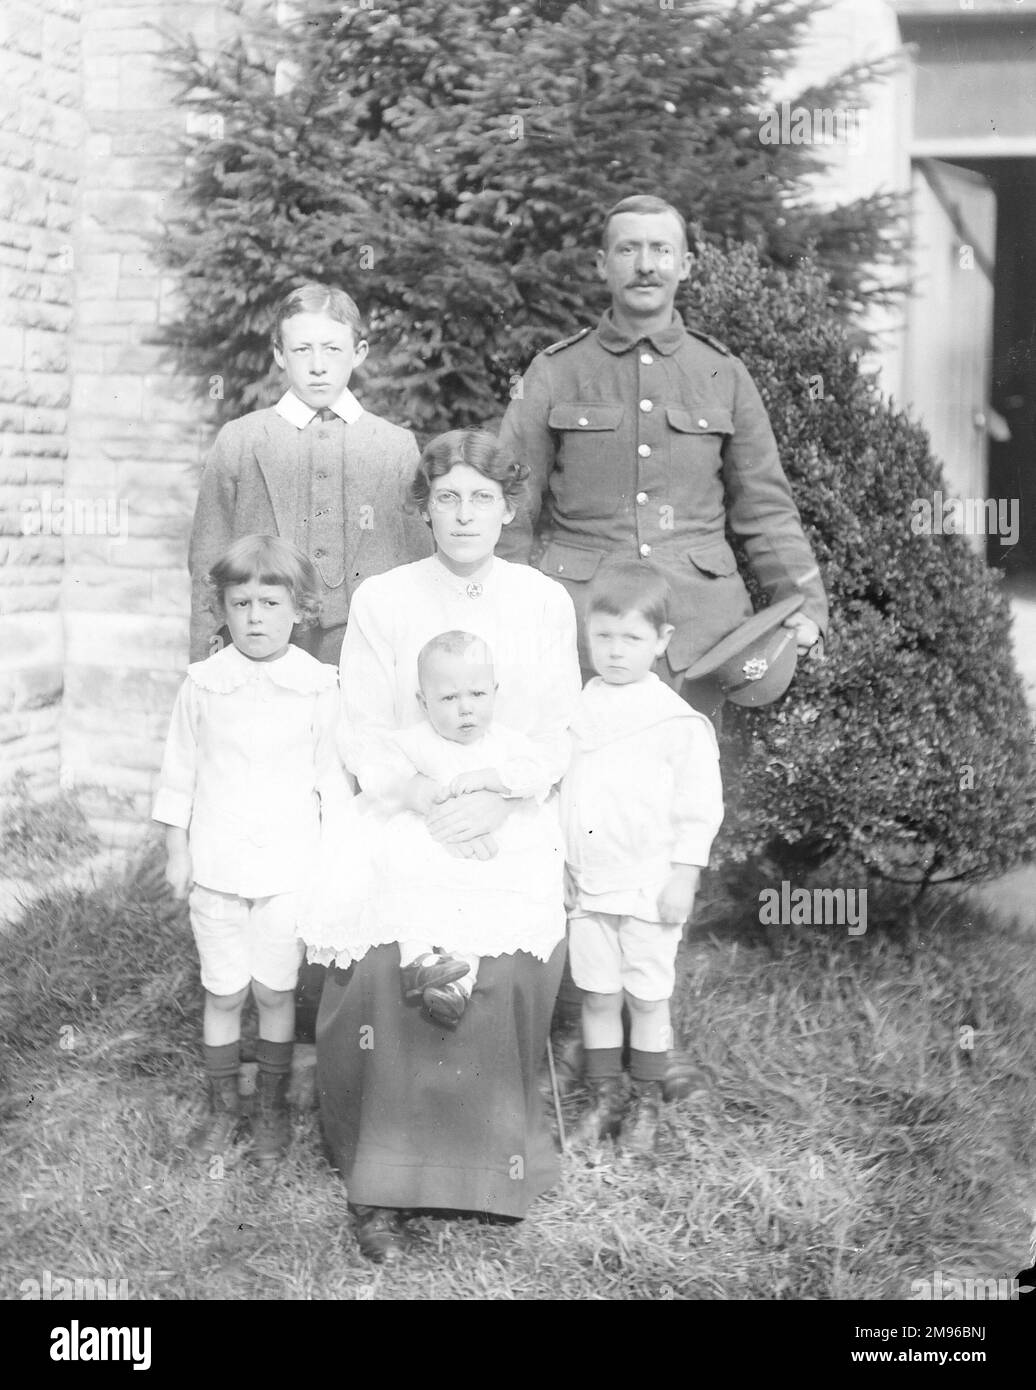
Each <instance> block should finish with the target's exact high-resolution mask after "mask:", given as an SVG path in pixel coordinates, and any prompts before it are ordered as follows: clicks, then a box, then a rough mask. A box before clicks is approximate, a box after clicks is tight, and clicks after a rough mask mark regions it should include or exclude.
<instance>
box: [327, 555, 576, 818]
mask: <svg viewBox="0 0 1036 1390" xmlns="http://www.w3.org/2000/svg"><path fill="white" fill-rule="evenodd" d="M469 591H470V592H469ZM472 594H474V595H475V596H474V597H472V596H471V595H472ZM454 629H459V630H460V631H463V632H471V633H473V634H474V635H475V636H477V637H481V638H482V639H483V641H484V642H486V644H487V645H488V647H489V650H490V652H491V653H492V656H493V668H494V672H495V675H496V680H497V685H498V689H497V696H496V706H495V716H494V717H495V718H496V719H497V720H498V721H499V722H500V723H501V724H503V725H506V726H508V727H510V728H512V729H516V730H517V731H518V732H519V733H523V734H526V735H528V737H529V738H530V739H531V740H532V741H533V744H534V745H535V753H536V758H537V759H538V761H539V765H540V771H541V773H542V775H543V777H544V778H545V779H546V782H547V785H548V786H552V785H553V784H554V783H556V782H557V781H558V780H559V779H560V777H561V775H562V773H563V772H564V771H565V768H566V767H567V765H568V758H569V753H570V744H569V739H568V735H567V732H566V731H567V729H568V725H569V723H570V721H571V718H572V715H573V713H574V711H575V706H576V701H577V700H578V698H579V688H580V680H579V663H578V658H577V655H576V616H575V609H574V607H573V605H572V600H571V599H570V598H569V596H568V594H567V593H566V591H565V590H564V589H563V588H562V586H561V585H560V584H558V583H557V582H556V581H555V580H553V579H548V578H547V577H546V576H545V575H542V574H540V572H539V571H538V570H534V569H530V568H529V567H528V566H526V565H512V564H508V562H507V561H506V560H499V559H494V560H493V562H492V565H491V567H490V569H489V571H488V572H487V573H486V574H484V575H482V576H480V578H479V581H478V583H477V585H474V584H471V583H469V581H467V580H465V579H462V578H459V577H458V576H456V575H454V574H453V573H452V572H451V571H450V570H448V569H447V568H446V566H445V565H444V564H443V563H442V561H441V560H439V559H438V558H437V557H436V556H434V555H433V556H431V557H430V558H429V559H427V560H418V561H417V562H416V563H414V564H410V565H400V566H398V567H397V568H396V569H394V570H389V571H387V572H386V573H385V574H379V575H373V576H372V577H371V578H369V579H365V580H364V581H363V583H362V584H361V585H360V586H359V588H358V589H357V590H356V593H355V594H354V595H353V599H352V604H351V606H350V608H349V626H348V627H347V628H346V633H345V641H344V642H343V644H342V661H341V667H340V670H341V677H342V727H341V739H340V747H341V753H342V759H343V761H344V762H345V765H346V766H347V767H348V768H349V770H350V771H351V772H353V773H355V774H356V777H357V779H358V780H359V783H360V786H361V787H362V788H364V790H365V791H366V790H370V791H372V792H373V793H374V794H375V795H377V796H379V797H380V796H387V795H390V794H391V790H392V788H391V786H390V785H387V784H386V769H389V768H391V767H392V765H393V762H394V759H393V757H392V753H391V749H390V748H389V747H388V740H387V735H389V734H390V733H392V731H394V730H398V729H402V728H405V727H406V726H408V725H411V724H416V723H418V722H419V721H420V720H421V718H422V711H421V707H420V705H419V704H418V700H417V692H418V684H417V654H418V652H419V651H420V650H421V648H422V647H423V646H424V644H425V642H427V641H428V640H429V638H431V637H434V636H436V635H437V634H438V633H441V632H447V631H450V630H454Z"/></svg>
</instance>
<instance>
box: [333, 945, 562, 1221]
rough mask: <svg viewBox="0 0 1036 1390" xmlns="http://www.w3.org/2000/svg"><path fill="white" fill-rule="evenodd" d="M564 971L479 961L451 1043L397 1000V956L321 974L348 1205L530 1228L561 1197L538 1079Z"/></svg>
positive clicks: (410, 1004) (389, 952)
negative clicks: (537, 1206) (446, 1212)
mask: <svg viewBox="0 0 1036 1390" xmlns="http://www.w3.org/2000/svg"><path fill="white" fill-rule="evenodd" d="M564 959H565V945H564V942H561V943H559V944H558V947H557V949H556V950H555V951H554V953H553V955H552V956H551V958H550V960H549V961H547V962H546V963H544V962H543V961H539V960H537V959H536V958H535V957H534V956H530V955H527V954H526V953H525V952H523V951H519V952H517V953H515V954H514V955H510V956H498V957H494V958H488V957H487V958H485V959H483V961H482V964H481V968H480V969H479V974H478V983H477V985H476V986H475V991H474V993H473V995H472V997H471V1000H470V1002H469V1003H468V1007H467V1009H466V1010H465V1012H464V1015H463V1017H462V1018H461V1020H460V1023H459V1024H458V1025H457V1027H456V1028H455V1029H445V1028H442V1027H440V1025H439V1024H437V1023H435V1022H434V1021H433V1020H432V1019H430V1018H429V1017H428V1016H427V1015H426V1014H425V1012H424V1010H423V1008H422V1007H421V1003H420V1000H417V1001H407V1000H404V998H403V991H402V987H401V983H400V970H399V949H398V947H396V946H379V947H376V948H375V949H374V950H372V951H370V952H368V954H367V955H366V956H365V957H364V958H363V960H361V961H360V962H359V963H358V964H357V965H355V966H354V967H353V968H352V970H351V971H350V972H349V974H348V976H347V977H346V978H345V983H344V984H343V983H339V982H338V980H337V979H336V975H335V972H333V971H331V972H329V973H328V977H327V982H326V984H325V986H324V994H323V998H322V1000H321V1004H320V1013H319V1015H318V1017H317V1028H316V1038H317V1086H318V1090H319V1094H320V1108H321V1116H322V1119H323V1125H324V1133H325V1136H326V1138H327V1141H328V1143H329V1144H330V1146H331V1149H332V1152H333V1154H334V1157H335V1161H336V1163H337V1165H338V1168H339V1169H340V1171H341V1174H342V1177H343V1178H344V1179H345V1184H346V1188H347V1190H348V1194H349V1200H350V1201H351V1202H356V1203H359V1204H361V1205H363V1206H375V1207H411V1208H435V1207H441V1208H448V1209H453V1210H458V1211H477V1212H493V1213H496V1214H497V1215H500V1216H524V1215H525V1213H526V1211H527V1210H528V1208H529V1204H530V1203H531V1202H533V1201H534V1200H535V1199H536V1198H537V1197H538V1196H539V1195H540V1194H541V1193H543V1192H546V1191H547V1190H548V1189H549V1188H550V1187H552V1186H553V1185H554V1184H555V1183H556V1181H557V1179H558V1172H559V1168H558V1159H557V1155H556V1153H555V1151H554V1144H553V1142H552V1139H551V1135H550V1131H549V1129H548V1126H547V1122H546V1116H545V1108H544V1103H543V1099H542V1097H541V1094H540V1089H539V1079H540V1071H541V1067H542V1065H543V1063H544V1060H545V1056H546V1046H547V1036H548V1033H549V1030H550V1019H551V1012H552V1010H553V1008H554V999H555V996H556V995H557V991H558V984H559V982H560V979H561V969H562V965H563V963H564ZM339 978H341V977H339Z"/></svg>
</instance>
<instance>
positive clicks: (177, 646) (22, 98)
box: [0, 0, 235, 843]
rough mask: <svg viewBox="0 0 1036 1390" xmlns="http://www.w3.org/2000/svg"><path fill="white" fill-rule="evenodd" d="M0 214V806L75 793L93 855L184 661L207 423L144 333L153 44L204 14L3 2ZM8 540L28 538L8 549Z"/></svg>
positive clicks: (165, 190)
mask: <svg viewBox="0 0 1036 1390" xmlns="http://www.w3.org/2000/svg"><path fill="white" fill-rule="evenodd" d="M2 22H3V24H4V25H5V39H6V41H7V43H8V44H9V45H10V49H11V52H10V56H9V58H8V79H7V80H6V81H5V82H4V84H3V96H2V97H0V100H3V102H4V108H3V114H4V125H3V142H2V145H0V157H2V159H3V163H4V165H5V166H6V182H5V183H4V185H3V189H4V191H3V194H2V195H0V196H2V202H0V256H2V262H0V270H2V274H3V277H4V278H3V282H2V294H3V297H4V310H5V313H4V318H5V320H10V321H12V322H13V323H14V325H15V326H14V328H13V330H12V332H11V333H10V334H7V335H5V337H4V340H3V346H2V348H0V414H2V418H3V421H4V436H5V437H4V444H3V451H2V452H0V486H2V487H3V489H4V491H3V493H0V506H2V507H3V509H4V518H5V524H4V527H3V531H4V534H3V536H2V541H0V544H2V550H0V559H2V566H0V720H2V721H3V722H2V723H0V795H2V784H3V783H4V782H5V781H7V780H8V779H9V777H10V774H11V773H12V772H13V771H14V770H15V769H16V768H17V767H19V766H21V767H24V768H26V770H27V771H29V772H30V774H31V775H32V778H33V782H34V787H35V788H37V789H39V790H40V791H41V792H42V793H46V791H48V790H50V789H53V788H54V787H55V786H56V785H57V784H58V782H60V784H61V785H62V786H64V787H66V788H73V787H74V788H75V789H76V790H77V791H78V793H79V794H80V798H81V800H82V803H83V805H84V808H85V809H86V810H87V812H88V813H89V814H90V816H91V819H92V820H93V822H94V824H95V825H96V826H97V827H98V829H99V830H100V831H101V832H102V834H103V835H104V836H105V838H106V839H107V840H108V841H109V842H110V843H116V842H125V841H126V840H131V839H133V838H135V837H136V836H137V835H139V833H140V829H141V826H142V825H144V824H146V822H147V817H148V813H149V806H150V801H151V795H152V791H153V787H154V781H155V774H156V769H157V766H158V763H159V759H160V755H161V745H162V740H163V738H164V732H165V727H166V724H167V722H168V717H169V711H170V708H171V705H172V700H173V697H174V695H175V692H176V689H177V687H178V685H179V682H180V680H181V679H182V675H183V670H184V666H185V663H186V655H187V628H186V613H187V605H188V586H187V576H186V544H187V532H188V528H189V525H190V517H191V512H192V510H193V505H194V496H195V491H196V486H197V474H198V470H199V468H200V464H201V460H202V458H203V457H204V454H205V452H206V450H207V448H208V445H209V442H210V440H211V437H212V425H211V421H210V419H209V418H208V417H207V413H206V411H205V409H204V405H203V403H201V402H199V393H198V392H197V391H196V390H195V389H194V384H193V383H191V382H190V381H187V380H185V379H184V378H183V377H178V376H176V374H175V373H174V372H173V369H172V367H171V365H170V363H169V361H168V358H167V357H166V356H165V355H164V353H163V350H162V349H161V348H160V347H159V345H158V344H157V342H156V341H155V339H156V334H157V331H158V329H159V328H160V326H161V325H162V324H163V323H164V322H166V321H168V319H169V317H170V315H171V312H172V310H173V309H174V306H175V300H174V289H173V284H172V281H171V280H170V279H169V277H167V276H165V275H164V274H163V273H162V271H161V270H160V269H159V267H158V266H157V264H156V261H155V257H154V254H153V253H154V242H155V239H156V238H158V237H159V236H160V235H161V230H162V224H163V219H164V218H165V217H166V215H167V214H168V213H169V212H170V211H171V210H172V209H173V207H174V205H175V198H176V195H177V190H178V187H179V184H180V178H181V169H182V159H181V154H180V151H179V140H180V138H181V136H182V134H183V132H184V120H185V118H184V114H183V112H182V110H180V109H179V108H178V105H177V102H176V94H175V90H174V87H173V84H172V81H171V79H170V77H169V76H168V74H167V72H166V71H165V70H164V67H163V58H164V50H165V49H166V47H167V43H168V40H167V37H166V36H167V34H168V33H170V32H176V33H184V32H186V31H188V30H189V31H190V32H192V33H193V34H195V36H196V37H197V38H198V39H199V41H200V42H202V43H203V44H204V45H206V46H209V45H215V44H217V43H218V42H220V40H221V38H222V37H223V36H225V34H226V33H227V32H228V31H229V29H230V27H231V26H232V25H233V24H234V22H235V21H234V19H233V16H232V14H231V12H230V8H229V6H228V5H227V4H226V3H225V2H224V0H195V3H189V2H185V0H178V2H177V3H172V0H165V2H163V0H120V2H119V3H105V0H42V3H39V0H38V2H37V3H35V4H25V5H20V4H18V3H7V0H5V8H4V11H3V20H2ZM26 531H28V532H29V534H25V532H26Z"/></svg>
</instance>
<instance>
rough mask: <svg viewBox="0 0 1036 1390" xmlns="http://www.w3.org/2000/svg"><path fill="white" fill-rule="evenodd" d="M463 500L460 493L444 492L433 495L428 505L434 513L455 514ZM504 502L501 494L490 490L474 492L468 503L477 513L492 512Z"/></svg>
mask: <svg viewBox="0 0 1036 1390" xmlns="http://www.w3.org/2000/svg"><path fill="white" fill-rule="evenodd" d="M462 500H463V499H462V498H461V495H460V493H459V492H448V491H446V490H443V491H441V492H433V493H431V495H430V496H429V498H428V505H429V506H430V507H431V508H432V509H433V511H437V512H455V511H456V510H457V509H458V507H459V506H460V504H461V501H462ZM503 500H504V499H503V496H502V495H501V494H500V493H499V492H489V491H488V490H486V491H481V492H472V493H471V494H470V495H469V496H468V501H469V502H470V503H471V506H472V507H473V508H474V510H475V511H476V512H488V511H491V510H492V508H493V507H495V506H496V505H497V503H498V502H502V501H503Z"/></svg>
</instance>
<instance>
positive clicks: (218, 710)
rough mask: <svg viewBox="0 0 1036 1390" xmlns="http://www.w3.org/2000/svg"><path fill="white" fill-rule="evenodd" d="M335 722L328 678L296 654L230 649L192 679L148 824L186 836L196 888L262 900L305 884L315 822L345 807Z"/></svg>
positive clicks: (329, 670)
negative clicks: (272, 657)
mask: <svg viewBox="0 0 1036 1390" xmlns="http://www.w3.org/2000/svg"><path fill="white" fill-rule="evenodd" d="M338 711H339V697H338V681H337V679H336V676H335V671H334V667H332V666H326V665H322V664H321V663H320V662H319V661H316V660H315V659H314V658H313V657H311V656H309V655H308V653H306V652H304V651H301V650H300V649H299V648H298V647H289V648H288V650H287V652H286V653H285V654H284V656H282V657H280V658H279V659H278V660H277V661H250V660H249V659H248V657H246V656H242V655H241V653H240V652H239V651H238V650H237V648H236V647H233V646H228V647H225V648H224V649H223V650H222V651H220V652H217V654H216V655H215V656H211V657H209V658H208V660H206V661H199V662H196V663H195V664H194V665H192V666H190V667H189V668H188V674H187V679H186V680H185V681H184V683H183V685H182V686H181V688H180V693H179V695H178V696H177V698H176V705H175V707H174V709H173V717H172V720H171V722H170V727H169V736H168V739H167V740H166V749H165V758H164V760H163V763H162V771H161V774H160V779H159V788H158V794H157V796H156V798H155V809H154V812H153V818H154V819H155V820H156V821H160V822H162V823H163V824H165V825H174V826H181V827H185V828H187V829H188V835H189V843H190V851H191V870H192V875H193V878H194V881H195V883H200V884H202V885H203V886H204V887H206V888H212V889H215V890H216V891H217V892H220V893H234V894H237V895H238V896H239V897H243V898H265V897H270V896H272V895H273V894H276V893H287V892H291V891H293V890H295V889H297V888H300V887H302V885H303V884H304V883H305V882H307V881H308V879H309V878H310V876H311V875H312V872H313V862H314V858H315V854H316V849H317V844H318V840H319V836H320V830H321V821H322V820H323V821H324V823H325V827H326V826H327V824H328V822H331V821H335V822H336V823H337V820H338V818H340V817H341V815H342V814H343V811H344V809H345V806H346V803H347V802H348V800H349V799H350V792H349V789H348V786H347V784H346V780H345V775H344V773H343V771H342V767H341V763H340V762H339V759H338V753H337V749H336V729H337V723H338Z"/></svg>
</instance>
